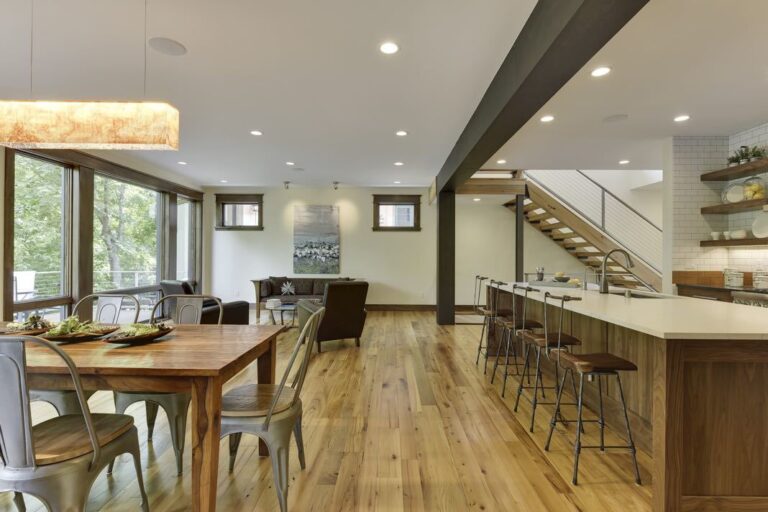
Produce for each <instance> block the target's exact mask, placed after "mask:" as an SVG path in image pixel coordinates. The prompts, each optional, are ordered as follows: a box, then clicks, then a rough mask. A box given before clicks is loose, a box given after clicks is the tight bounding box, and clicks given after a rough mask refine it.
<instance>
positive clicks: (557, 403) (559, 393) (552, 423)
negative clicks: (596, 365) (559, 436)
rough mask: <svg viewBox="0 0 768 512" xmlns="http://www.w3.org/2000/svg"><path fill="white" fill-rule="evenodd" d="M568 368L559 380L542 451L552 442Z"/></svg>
mask: <svg viewBox="0 0 768 512" xmlns="http://www.w3.org/2000/svg"><path fill="white" fill-rule="evenodd" d="M569 371H570V370H569V369H568V368H566V369H565V370H563V380H562V381H560V387H559V388H558V390H557V400H556V401H555V412H554V414H552V420H551V421H550V422H549V435H548V436H547V444H545V445H544V451H549V443H550V442H552V434H553V433H554V432H555V425H556V424H557V418H558V417H559V416H560V400H561V399H562V397H563V389H565V379H566V378H567V377H568V372H569ZM571 380H573V374H571Z"/></svg>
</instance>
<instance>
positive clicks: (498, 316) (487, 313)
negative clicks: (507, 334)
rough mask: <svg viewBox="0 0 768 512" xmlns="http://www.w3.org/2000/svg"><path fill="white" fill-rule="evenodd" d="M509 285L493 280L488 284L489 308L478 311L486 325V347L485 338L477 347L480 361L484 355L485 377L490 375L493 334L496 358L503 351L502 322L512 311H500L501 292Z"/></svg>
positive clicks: (484, 325)
mask: <svg viewBox="0 0 768 512" xmlns="http://www.w3.org/2000/svg"><path fill="white" fill-rule="evenodd" d="M506 284H507V283H505V282H503V281H497V280H495V279H491V280H490V281H489V283H488V288H489V290H488V306H487V307H482V306H481V307H479V308H478V311H479V313H480V314H482V315H483V319H484V323H483V332H484V333H485V345H483V338H482V337H481V338H480V344H479V345H478V347H477V358H478V361H479V358H480V354H481V353H482V354H483V356H484V359H485V363H484V364H483V375H485V374H486V373H488V358H489V357H490V356H491V355H492V354H491V335H492V334H493V339H494V341H495V344H496V352H495V353H494V354H493V355H494V356H498V354H499V353H500V351H501V342H502V340H501V337H502V336H501V334H500V331H501V324H500V321H501V320H507V319H508V315H510V314H511V311H509V310H501V311H500V310H499V303H498V300H499V291H500V290H501V287H502V286H506ZM478 361H475V364H477V362H478Z"/></svg>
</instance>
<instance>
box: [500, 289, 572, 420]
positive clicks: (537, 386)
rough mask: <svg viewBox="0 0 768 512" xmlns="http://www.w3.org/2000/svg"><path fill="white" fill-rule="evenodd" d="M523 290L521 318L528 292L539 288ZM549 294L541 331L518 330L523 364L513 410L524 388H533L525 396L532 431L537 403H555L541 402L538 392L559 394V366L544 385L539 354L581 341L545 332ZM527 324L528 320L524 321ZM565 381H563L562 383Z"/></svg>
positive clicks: (515, 409) (544, 395)
mask: <svg viewBox="0 0 768 512" xmlns="http://www.w3.org/2000/svg"><path fill="white" fill-rule="evenodd" d="M523 290H524V291H525V295H524V299H525V302H524V303H523V318H524V319H525V316H526V313H527V305H528V293H529V292H540V290H538V289H536V288H532V287H530V286H527V287H524V288H523ZM547 294H549V292H546V293H545V302H544V322H543V331H544V332H543V333H537V332H534V331H533V330H532V328H530V327H529V328H527V329H523V330H520V331H519V333H520V337H521V340H522V343H523V345H524V346H525V354H524V356H523V358H524V360H525V363H524V364H523V373H522V374H521V375H520V380H519V384H518V387H517V398H515V408H514V411H515V412H517V408H518V406H519V405H520V397H521V396H524V394H525V390H526V389H533V392H532V394H531V396H530V397H528V396H526V397H525V398H526V399H527V400H528V401H529V402H530V403H531V426H530V429H529V430H530V431H531V432H533V430H534V425H535V422H536V409H537V408H538V406H539V405H555V402H541V401H539V392H541V397H542V398H544V399H546V398H547V395H546V390H547V389H551V390H553V391H554V392H555V394H559V390H560V387H559V386H560V384H559V382H560V379H559V368H558V366H557V365H555V383H554V385H552V386H546V385H545V384H544V376H543V374H542V372H541V356H542V354H548V353H549V349H551V348H554V347H556V346H560V345H562V346H574V345H581V341H579V340H578V339H577V338H575V337H573V336H571V335H568V334H561V333H558V334H555V333H549V332H547V331H548V330H547V306H546V296H547ZM525 323H526V324H527V325H532V324H528V321H525ZM531 349H533V350H535V351H536V370H535V377H534V384H533V387H531V385H530V375H529V373H528V372H529V370H530V366H531V363H530V352H531ZM525 381H527V382H528V384H526V383H525ZM564 382H565V381H563V383H564ZM572 384H573V386H574V394H576V385H575V382H573V381H572Z"/></svg>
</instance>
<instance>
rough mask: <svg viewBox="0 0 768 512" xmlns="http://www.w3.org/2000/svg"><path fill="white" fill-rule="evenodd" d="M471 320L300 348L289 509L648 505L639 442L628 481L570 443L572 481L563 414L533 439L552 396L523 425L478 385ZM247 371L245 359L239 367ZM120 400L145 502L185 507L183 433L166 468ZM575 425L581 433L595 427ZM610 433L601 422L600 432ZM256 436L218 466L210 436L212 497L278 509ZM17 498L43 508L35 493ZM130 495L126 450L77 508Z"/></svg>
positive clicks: (124, 505) (163, 428) (621, 455)
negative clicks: (637, 468)
mask: <svg viewBox="0 0 768 512" xmlns="http://www.w3.org/2000/svg"><path fill="white" fill-rule="evenodd" d="M479 333H480V327H479V326H476V325H457V326H451V327H441V326H438V325H436V324H435V321H434V315H433V314H432V313H424V312H418V313H417V312H372V313H370V314H369V316H368V321H367V324H366V329H365V333H364V335H363V338H362V348H361V349H356V348H355V347H354V341H352V340H349V341H346V342H328V343H325V344H324V345H323V348H324V352H323V353H322V354H320V355H319V356H316V357H315V358H314V359H313V360H312V363H311V366H310V370H309V372H310V373H309V376H308V380H307V383H306V385H305V388H304V389H305V392H304V394H303V397H302V399H303V400H304V404H305V405H304V411H305V412H304V435H305V443H306V449H307V469H306V470H305V471H301V470H300V468H299V464H298V459H297V455H296V449H295V446H293V447H292V452H291V460H290V464H291V468H290V474H291V480H290V485H291V487H290V495H289V506H290V508H291V510H296V511H314V510H317V511H347V510H364V511H371V510H379V511H400V510H404V511H440V510H445V511H458V510H486V511H490V510H498V511H518V510H519V511H558V512H559V511H590V512H597V511H616V510H622V511H641V510H642V511H646V510H650V493H651V477H650V474H649V470H650V465H651V461H650V458H649V456H648V455H647V454H643V453H641V454H640V457H639V460H640V464H641V471H642V476H643V479H644V485H643V486H636V485H634V483H633V478H632V469H631V463H630V458H629V455H628V454H627V453H626V452H612V453H610V452H606V453H600V452H599V451H598V450H586V451H585V452H583V453H582V458H581V464H580V485H579V486H577V487H574V486H572V485H571V483H570V481H571V463H572V448H571V445H570V444H569V442H568V440H569V439H570V437H571V436H572V434H573V431H574V428H573V426H571V427H570V428H568V429H560V435H558V434H556V435H555V438H554V441H553V446H552V450H551V451H550V452H549V453H547V452H544V451H543V448H542V447H543V445H544V442H545V440H546V428H547V423H548V421H549V419H550V414H551V409H550V408H549V407H550V406H546V407H544V408H542V411H543V412H542V413H541V414H538V415H537V416H538V418H539V420H538V422H537V431H536V433H534V434H530V433H529V432H528V429H527V422H528V418H529V409H528V407H527V406H526V405H521V409H520V411H519V412H518V413H517V414H515V413H513V412H512V406H513V404H514V401H513V397H514V392H510V391H512V390H513V386H510V388H509V389H508V393H507V398H506V399H502V398H501V397H500V395H499V391H498V381H497V385H495V386H492V385H490V383H489V381H488V378H486V377H484V376H483V374H482V367H481V368H479V369H478V368H477V367H475V349H476V344H477V337H478V335H479ZM296 335H297V330H296V329H291V330H290V331H289V333H288V334H286V335H284V336H283V337H282V339H281V342H280V359H279V363H278V369H279V371H282V368H281V367H280V364H281V363H284V361H285V358H286V354H287V352H288V350H289V348H290V345H291V343H292V341H293V340H295V337H296ZM481 366H482V365H481ZM254 377H255V368H249V369H247V370H245V371H244V372H243V374H241V375H240V376H238V377H237V381H238V382H240V383H242V382H244V381H249V380H252V379H254ZM231 384H234V382H233V383H231ZM91 404H92V408H93V410H94V411H99V412H112V411H113V410H114V406H113V403H112V398H111V394H109V393H106V392H99V393H97V394H96V395H95V396H94V397H93V398H92V399H91ZM129 412H130V413H132V414H134V415H135V416H136V419H137V425H138V426H139V432H140V438H141V443H142V446H141V451H142V466H143V467H144V478H145V481H146V485H147V491H148V493H149V494H150V499H151V509H152V510H153V511H156V512H167V511H184V510H188V509H189V488H190V473H189V462H190V451H189V446H187V448H188V449H187V450H186V453H185V474H184V476H183V477H181V478H177V477H176V467H175V464H174V456H173V450H172V449H171V447H170V445H169V435H168V429H167V424H166V421H165V416H164V414H163V413H162V412H161V413H160V414H159V415H158V420H157V425H156V426H155V439H154V442H153V443H152V444H147V443H146V434H145V433H146V430H145V422H144V409H143V406H140V405H136V406H134V407H133V408H131V409H129ZM50 414H51V408H50V407H49V406H47V405H44V404H35V405H34V415H35V419H36V420H40V419H42V418H44V417H47V416H48V415H50ZM570 414H571V416H572V412H571V413H570ZM590 416H591V415H590ZM586 429H587V437H588V442H589V443H590V444H592V443H594V442H595V437H596V436H595V432H596V429H597V427H596V425H594V424H588V425H587V426H586ZM562 433H566V434H567V436H568V438H567V439H566V436H565V435H562ZM618 439H619V438H618V437H617V436H616V435H615V434H614V433H613V432H609V434H608V439H607V441H608V442H609V443H612V442H614V441H618ZM187 444H188V445H189V433H188V434H187ZM256 447H257V444H256V439H255V438H250V439H249V438H246V437H244V438H243V442H242V445H241V448H240V454H239V456H238V460H237V465H236V467H235V471H234V473H233V474H231V475H230V474H228V472H227V453H228V452H227V446H226V441H224V442H223V443H222V449H221V461H220V464H219V467H220V472H219V492H218V509H219V510H225V511H256V510H260V511H271V510H278V508H277V500H276V498H275V491H274V489H273V486H272V469H271V466H270V464H269V461H268V460H267V459H260V458H259V457H258V455H257V451H256ZM27 503H28V506H29V509H30V510H41V507H40V506H39V502H37V501H35V500H34V499H33V498H27ZM138 503H139V498H138V490H137V486H136V484H135V479H134V473H133V467H132V465H131V463H130V459H129V458H128V457H124V458H121V459H120V460H119V463H118V464H117V465H116V467H115V473H114V475H113V476H112V477H111V478H107V477H106V475H104V474H102V475H101V476H100V477H99V478H98V480H97V481H96V484H95V485H94V488H93V490H92V492H91V497H90V502H89V504H88V510H109V511H128V510H138ZM0 510H14V508H13V505H12V503H11V499H10V495H9V494H8V493H5V494H0Z"/></svg>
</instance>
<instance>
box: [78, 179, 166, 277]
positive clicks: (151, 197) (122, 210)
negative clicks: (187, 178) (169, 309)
mask: <svg viewBox="0 0 768 512" xmlns="http://www.w3.org/2000/svg"><path fill="white" fill-rule="evenodd" d="M93 198H94V199H93V217H94V218H93V289H94V291H96V292H102V291H107V290H122V289H127V288H143V287H146V286H151V285H155V284H157V283H158V282H159V281H160V273H159V270H158V269H159V265H158V262H159V261H160V254H159V248H160V245H159V244H158V240H159V238H160V235H159V232H160V227H161V219H160V218H159V217H160V208H159V205H160V194H159V193H158V192H155V191H154V190H150V189H147V188H143V187H138V186H136V185H131V184H129V183H124V182H122V181H118V180H114V179H112V178H109V177H106V176H101V175H98V174H97V175H96V176H95V178H94V183H93Z"/></svg>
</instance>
